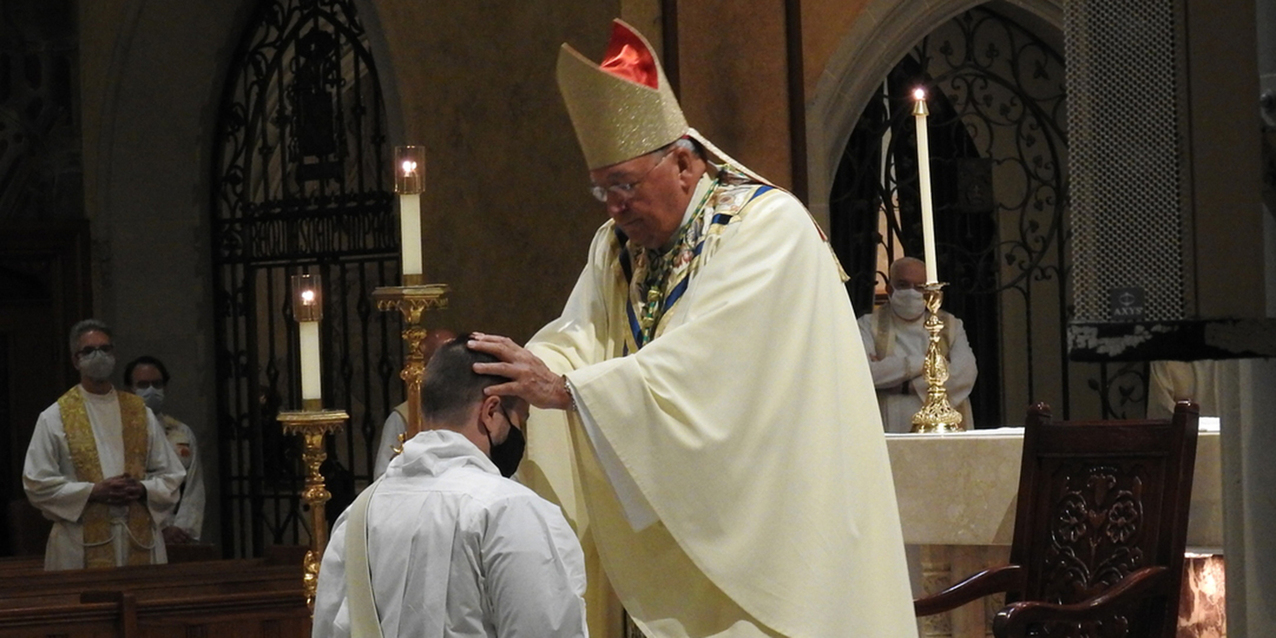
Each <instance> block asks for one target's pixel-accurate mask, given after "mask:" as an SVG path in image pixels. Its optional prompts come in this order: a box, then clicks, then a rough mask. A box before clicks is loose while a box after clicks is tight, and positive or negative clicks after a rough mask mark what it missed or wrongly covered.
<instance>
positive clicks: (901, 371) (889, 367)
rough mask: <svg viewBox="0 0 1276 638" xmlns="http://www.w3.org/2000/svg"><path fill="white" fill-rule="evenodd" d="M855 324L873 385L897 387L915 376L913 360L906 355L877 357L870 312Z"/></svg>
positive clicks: (876, 386)
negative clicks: (866, 356)
mask: <svg viewBox="0 0 1276 638" xmlns="http://www.w3.org/2000/svg"><path fill="white" fill-rule="evenodd" d="M856 324H857V325H859V329H860V341H863V342H864V354H866V355H868V372H869V374H870V375H871V376H872V377H873V387H875V388H898V387H899V385H900V384H901V383H903V382H905V381H907V380H909V379H911V378H913V377H915V376H917V375H916V374H915V373H914V372H913V368H914V366H913V365H912V364H913V363H914V362H910V361H909V360H908V358H907V357H901V356H896V355H891V356H887V357H877V340H876V339H875V338H874V337H873V315H872V313H869V314H866V315H864V316H863V317H860V318H859V319H858V320H857V321H856ZM875 358H876V360H875Z"/></svg>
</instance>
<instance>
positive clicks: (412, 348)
mask: <svg viewBox="0 0 1276 638" xmlns="http://www.w3.org/2000/svg"><path fill="white" fill-rule="evenodd" d="M422 279H423V277H422V276H421V275H404V276H403V280H404V281H405V282H406V283H407V284H408V285H406V286H383V287H380V288H377V289H376V290H374V291H372V299H373V301H376V302H377V310H380V311H382V312H386V311H390V310H398V311H399V312H400V313H403V343H404V345H405V346H406V347H405V350H406V351H407V355H406V356H405V357H404V362H403V370H402V371H400V372H399V378H400V379H403V384H404V391H405V392H406V394H407V399H408V423H407V428H406V431H405V432H404V436H405V437H406V439H410V438H412V437H414V436H416V434H417V432H420V431H421V425H422V421H421V383H422V381H423V380H424V379H425V353H424V352H422V351H421V344H422V343H424V342H425V336H426V334H428V332H427V331H426V329H425V326H423V325H421V323H422V320H423V319H425V311H427V310H430V309H441V308H446V307H447V293H448V287H447V284H426V283H424V282H423V281H421V280H422ZM406 439H405V440H406ZM399 443H400V444H402V443H403V441H399ZM400 450H402V448H401V447H400V448H395V451H396V452H397V451H400Z"/></svg>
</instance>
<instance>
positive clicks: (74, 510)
mask: <svg viewBox="0 0 1276 638" xmlns="http://www.w3.org/2000/svg"><path fill="white" fill-rule="evenodd" d="M76 390H77V391H79V392H80V394H81V395H83V397H84V408H85V411H86V412H87V413H88V417H89V424H90V426H91V427H92V429H93V439H94V442H95V443H96V444H97V454H98V460H99V462H100V464H101V467H102V477H103V478H111V477H113V476H119V475H120V474H122V473H123V472H124V438H123V424H122V422H121V419H120V404H119V398H118V395H117V394H116V392H115V390H114V389H112V390H111V391H110V392H109V393H107V394H94V393H92V392H88V391H86V390H85V389H84V387H83V386H77V387H76ZM146 430H147V439H146V440H147V454H146V476H145V477H143V478H141V481H142V485H144V486H145V487H146V507H147V509H148V510H149V511H150V514H151V521H152V522H151V529H152V536H153V539H154V545H153V547H152V548H151V563H152V564H158V563H164V562H167V560H168V555H167V553H166V552H165V550H164V538H163V536H162V535H161V534H160V531H159V526H158V525H157V524H156V523H155V521H163V520H165V518H166V517H167V516H168V515H169V513H170V512H171V511H172V508H173V505H174V503H176V502H177V497H178V488H179V486H180V485H181V484H182V479H183V478H184V477H185V474H186V473H185V471H184V470H183V469H182V462H181V460H180V459H179V458H178V457H177V453H176V452H174V451H173V448H172V446H171V445H169V443H168V439H167V438H165V436H164V429H163V427H161V426H160V423H159V420H158V419H156V418H155V414H154V413H152V412H151V410H150V408H147V410H146ZM22 485H23V487H24V488H26V492H27V498H28V499H30V500H31V504H32V505H34V506H36V507H37V508H38V509H39V510H40V511H41V512H43V513H44V516H45V518H48V519H50V520H52V521H53V530H52V531H50V532H49V542H48V545H47V546H46V547H45V551H44V568H45V569H46V570H58V569H82V568H83V567H84V526H83V524H82V522H81V520H80V517H81V514H82V513H83V511H84V506H85V504H87V503H88V501H89V494H90V493H91V492H92V491H93V483H90V482H87V481H80V480H78V479H77V478H76V473H75V463H74V462H73V461H72V459H71V449H70V447H68V445H67V440H66V431H65V430H64V429H63V424H62V410H61V408H59V407H58V404H57V403H54V404H53V405H51V406H49V407H48V408H47V409H45V410H44V412H41V413H40V417H39V419H38V420H37V421H36V424H35V433H34V434H32V436H31V445H30V446H29V447H28V448H27V456H26V461H25V463H24V464H23V468H22ZM127 519H128V508H126V507H123V506H118V507H112V508H111V532H112V535H113V536H112V544H113V545H114V546H115V555H116V561H115V562H116V564H117V565H122V564H124V561H125V557H126V556H127V550H128V543H129V538H128V534H129V532H128V528H127V526H126V525H127Z"/></svg>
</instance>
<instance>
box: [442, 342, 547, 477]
mask: <svg viewBox="0 0 1276 638" xmlns="http://www.w3.org/2000/svg"><path fill="white" fill-rule="evenodd" d="M472 338H473V337H472V336H470V335H469V334H464V335H461V336H460V337H457V338H455V339H452V340H451V341H448V342H447V343H444V344H443V345H441V346H439V348H438V350H436V351H435V353H434V356H433V357H432V358H431V359H430V362H429V364H428V365H427V366H426V368H425V381H424V383H423V384H422V386H421V411H422V413H423V416H424V420H425V429H427V430H436V429H441V428H445V429H449V430H454V431H456V432H459V433H461V434H463V435H464V436H465V437H466V438H467V439H469V440H470V442H472V443H474V445H475V446H476V447H478V449H480V450H482V451H483V453H484V454H486V455H488V457H490V458H491V459H492V461H493V462H494V463H496V466H497V467H498V468H500V469H501V474H503V475H505V476H510V475H512V474H513V473H514V468H515V467H517V466H518V461H519V460H521V459H522V456H523V447H524V439H523V431H522V429H523V426H524V425H525V424H526V423H527V413H528V406H527V402H526V401H523V400H522V399H519V398H517V397H499V396H487V395H485V394H484V392H483V391H484V390H485V389H487V388H489V387H491V386H494V385H498V384H501V383H506V382H508V381H509V379H508V378H506V377H501V376H496V375H490V374H476V373H475V372H474V364H475V363H498V362H499V361H500V360H499V359H497V358H496V357H494V356H492V355H490V354H485V353H482V352H477V351H474V350H470V349H469V348H468V347H467V346H466V344H467V343H468V342H469V341H470V340H471V339H472Z"/></svg>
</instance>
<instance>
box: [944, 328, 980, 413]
mask: <svg viewBox="0 0 1276 638" xmlns="http://www.w3.org/2000/svg"><path fill="white" fill-rule="evenodd" d="M952 320H953V321H954V322H956V324H957V325H956V328H955V329H954V331H953V332H954V333H955V334H956V335H957V336H956V338H955V339H954V340H953V344H952V347H950V348H949V349H948V381H947V382H945V383H944V388H946V389H947V390H948V400H949V401H950V402H951V403H952V404H953V405H957V404H958V403H961V402H962V401H965V400H966V398H967V397H969V396H970V391H971V390H972V389H974V387H975V378H976V377H977V376H978V375H979V366H978V365H976V363H975V352H974V351H973V350H971V349H970V341H968V340H967V339H966V327H965V326H964V325H963V324H962V322H961V319H958V318H956V317H953V318H952Z"/></svg>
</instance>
